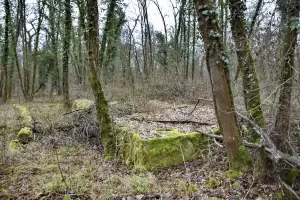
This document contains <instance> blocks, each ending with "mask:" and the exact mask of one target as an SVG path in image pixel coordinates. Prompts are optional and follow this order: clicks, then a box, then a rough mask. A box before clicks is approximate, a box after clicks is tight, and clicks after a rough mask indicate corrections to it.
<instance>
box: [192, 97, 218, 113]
mask: <svg viewBox="0 0 300 200" xmlns="http://www.w3.org/2000/svg"><path fill="white" fill-rule="evenodd" d="M200 101H207V102H213V100H211V99H203V98H198V101H197V103H196V105H195V107H194V108H193V110H192V111H191V112H190V113H189V114H188V115H191V114H193V112H194V111H195V110H196V107H197V106H198V104H199V103H200Z"/></svg>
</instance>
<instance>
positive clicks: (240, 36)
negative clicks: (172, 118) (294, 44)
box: [229, 0, 265, 138]
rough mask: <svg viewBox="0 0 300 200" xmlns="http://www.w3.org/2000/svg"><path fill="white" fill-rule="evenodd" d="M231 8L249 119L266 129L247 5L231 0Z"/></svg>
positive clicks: (237, 0) (238, 0)
mask: <svg viewBox="0 0 300 200" xmlns="http://www.w3.org/2000/svg"><path fill="white" fill-rule="evenodd" d="M229 8H230V12H231V20H230V22H231V30H232V36H233V40H234V42H235V46H236V53H237V57H238V68H240V69H241V70H242V72H243V93H244V100H245V105H246V110H247V112H248V117H249V118H250V119H252V120H253V121H255V122H256V123H257V124H258V125H259V126H260V127H264V125H265V120H264V116H263V111H262V108H261V101H260V93H259V91H260V90H259V83H258V79H257V74H256V71H255V66H254V59H253V57H252V54H251V53H252V52H251V47H250V44H249V40H248V38H247V33H246V20H245V13H244V11H245V10H246V4H245V2H244V1H243V0H229ZM254 138H255V137H254Z"/></svg>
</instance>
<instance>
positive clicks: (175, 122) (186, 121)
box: [150, 120, 213, 126]
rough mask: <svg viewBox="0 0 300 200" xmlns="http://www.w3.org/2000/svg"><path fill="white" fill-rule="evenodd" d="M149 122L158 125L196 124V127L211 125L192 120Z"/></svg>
mask: <svg viewBox="0 0 300 200" xmlns="http://www.w3.org/2000/svg"><path fill="white" fill-rule="evenodd" d="M150 121H152V122H159V123H171V124H197V125H206V126H210V125H213V124H211V123H208V122H197V121H193V120H150Z"/></svg>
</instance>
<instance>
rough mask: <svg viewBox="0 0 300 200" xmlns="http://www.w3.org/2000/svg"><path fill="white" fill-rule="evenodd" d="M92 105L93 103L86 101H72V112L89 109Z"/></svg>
mask: <svg viewBox="0 0 300 200" xmlns="http://www.w3.org/2000/svg"><path fill="white" fill-rule="evenodd" d="M93 104H94V101H91V100H88V99H76V100H75V101H73V104H72V110H80V109H85V108H88V107H90V106H91V105H93Z"/></svg>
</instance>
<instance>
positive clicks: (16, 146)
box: [8, 140, 23, 152]
mask: <svg viewBox="0 0 300 200" xmlns="http://www.w3.org/2000/svg"><path fill="white" fill-rule="evenodd" d="M8 147H9V150H10V151H11V152H16V151H19V150H22V149H23V146H22V143H21V142H20V141H19V140H11V141H10V142H9V146H8Z"/></svg>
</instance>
